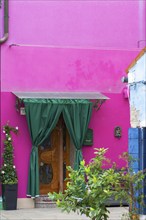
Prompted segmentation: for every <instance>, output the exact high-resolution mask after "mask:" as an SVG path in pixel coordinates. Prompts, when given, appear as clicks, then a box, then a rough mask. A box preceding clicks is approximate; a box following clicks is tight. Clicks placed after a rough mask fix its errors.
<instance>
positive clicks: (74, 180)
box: [48, 148, 145, 220]
mask: <svg viewBox="0 0 146 220" xmlns="http://www.w3.org/2000/svg"><path fill="white" fill-rule="evenodd" d="M107 150H108V149H104V148H100V149H96V152H95V155H96V156H95V158H93V159H92V162H91V163H90V164H88V165H85V161H84V160H83V161H82V162H81V164H80V168H79V170H73V169H72V168H71V167H68V171H69V178H68V179H67V181H68V182H67V189H66V190H65V192H64V193H62V192H60V193H59V194H57V193H49V194H48V196H49V198H50V199H52V200H56V201H57V206H58V207H60V208H62V210H63V211H66V212H68V213H69V212H70V211H74V212H77V213H78V214H85V215H86V216H87V217H89V218H91V219H92V220H107V219H108V217H109V216H108V215H109V210H108V209H107V201H109V199H110V198H111V197H113V198H114V199H115V200H120V201H121V203H122V201H123V199H124V200H125V199H126V200H127V202H128V203H129V205H130V209H129V213H130V215H129V216H130V217H129V219H132V214H133V213H136V209H137V202H139V203H141V205H143V204H142V203H143V195H142V194H140V193H139V192H140V189H141V187H142V182H143V180H144V177H145V174H144V172H143V171H139V172H138V173H133V172H132V169H131V167H130V164H131V163H132V158H130V157H129V155H128V154H127V153H124V154H123V155H122V156H121V158H122V159H124V160H125V161H126V162H127V166H125V167H123V168H122V169H121V170H120V171H118V170H117V167H116V164H115V163H113V165H112V167H111V168H109V169H103V164H104V165H105V164H107V163H109V160H108V159H107V158H106V157H105V153H106V152H107ZM136 191H138V193H139V194H138V196H136V194H135V192H136Z"/></svg>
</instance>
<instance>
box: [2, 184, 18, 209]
mask: <svg viewBox="0 0 146 220" xmlns="http://www.w3.org/2000/svg"><path fill="white" fill-rule="evenodd" d="M17 189H18V185H17V184H2V202H3V209H4V210H15V209H17Z"/></svg>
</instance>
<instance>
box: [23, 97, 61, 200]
mask: <svg viewBox="0 0 146 220" xmlns="http://www.w3.org/2000/svg"><path fill="white" fill-rule="evenodd" d="M24 104H25V111H26V117H27V122H28V127H29V132H30V136H31V140H32V145H33V146H32V151H31V155H30V168H29V178H28V190H27V194H28V196H31V197H35V196H37V195H39V167H38V146H39V145H41V144H42V143H43V142H44V141H45V140H46V139H47V138H48V136H49V134H50V133H51V131H52V130H53V129H54V128H55V126H56V124H57V122H58V119H59V116H60V114H61V112H62V109H63V106H62V105H58V104H51V103H33V102H28V101H27V100H24Z"/></svg>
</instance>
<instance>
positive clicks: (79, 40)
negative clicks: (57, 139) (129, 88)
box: [0, 0, 145, 198]
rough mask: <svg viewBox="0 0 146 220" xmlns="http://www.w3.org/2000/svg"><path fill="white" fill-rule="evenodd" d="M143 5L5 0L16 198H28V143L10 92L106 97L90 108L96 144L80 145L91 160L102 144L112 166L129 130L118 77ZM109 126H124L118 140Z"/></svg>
mask: <svg viewBox="0 0 146 220" xmlns="http://www.w3.org/2000/svg"><path fill="white" fill-rule="evenodd" d="M144 7H145V2H144V1H125V0H122V1H108V0H106V1H86V0H84V1H62V0H58V1H38V0H37V1H35V0H34V1H29V0H27V1H23V0H22V1H17V0H10V7H9V8H10V10H9V21H10V26H9V30H10V35H9V40H8V41H7V42H6V43H5V44H4V45H2V47H1V89H2V93H1V125H4V124H5V123H6V122H7V120H9V121H10V123H11V124H12V125H13V126H18V127H19V131H20V132H19V135H18V136H17V137H16V136H14V146H15V162H16V167H17V171H18V178H19V198H24V197H25V196H26V186H27V176H28V166H29V155H30V151H31V141H30V137H29V132H28V128H27V123H26V118H25V116H20V115H19V113H18V112H16V109H15V96H14V95H13V94H12V93H11V92H12V91H97V92H103V93H104V94H105V95H107V96H108V97H109V98H110V100H108V101H106V102H105V103H104V104H103V106H102V107H101V109H100V110H99V111H97V112H96V111H95V110H93V115H92V118H91V122H90V127H91V128H93V130H94V145H93V146H92V147H87V146H86V147H84V148H83V155H84V158H85V159H86V161H87V162H89V161H90V159H91V157H93V156H94V153H93V152H94V147H108V148H109V152H108V155H109V156H110V158H111V159H112V160H116V161H118V155H119V154H120V153H121V152H123V151H125V150H127V147H128V133H127V131H128V127H129V126H130V125H129V104H128V99H125V98H124V97H123V92H122V91H123V87H124V85H123V84H122V82H121V77H122V76H123V75H124V74H125V68H127V66H128V64H129V63H130V62H131V61H132V60H133V58H134V57H135V56H136V55H137V53H138V51H139V48H137V45H138V42H139V41H140V40H142V39H144V37H145V32H144V27H145V26H144V25H145V19H144V18H145V14H144ZM0 10H1V9H0ZM0 12H1V11H0ZM0 15H1V14H0ZM133 15H134V16H133ZM1 32H2V31H1ZM1 32H0V33H1ZM11 44H17V46H10V45H11ZM18 45H19V46H18ZM140 46H142V45H140ZM115 126H121V127H122V137H121V138H120V139H116V138H115V137H114V127H115ZM118 163H119V162H118ZM119 165H122V164H119Z"/></svg>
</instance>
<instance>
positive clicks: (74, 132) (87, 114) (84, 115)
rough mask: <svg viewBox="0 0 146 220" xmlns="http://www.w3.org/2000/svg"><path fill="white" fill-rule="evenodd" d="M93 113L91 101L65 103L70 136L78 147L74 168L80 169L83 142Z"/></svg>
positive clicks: (65, 116)
mask: <svg viewBox="0 0 146 220" xmlns="http://www.w3.org/2000/svg"><path fill="white" fill-rule="evenodd" d="M91 113H92V103H91V102H89V101H88V102H87V101H84V102H78V103H73V104H68V105H64V109H63V117H64V121H65V124H66V127H67V129H68V131H69V134H70V137H71V139H72V141H73V144H74V145H75V148H76V155H75V164H74V169H76V170H77V169H78V168H79V165H80V162H81V160H82V159H83V156H82V150H81V149H82V144H83V141H84V138H85V135H86V131H87V128H88V124H89V121H90V118H91Z"/></svg>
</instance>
